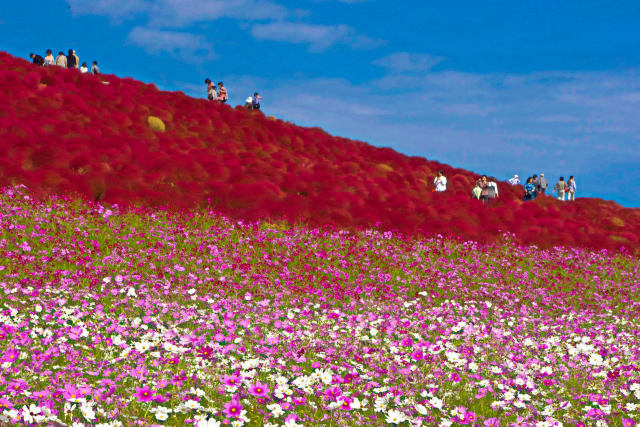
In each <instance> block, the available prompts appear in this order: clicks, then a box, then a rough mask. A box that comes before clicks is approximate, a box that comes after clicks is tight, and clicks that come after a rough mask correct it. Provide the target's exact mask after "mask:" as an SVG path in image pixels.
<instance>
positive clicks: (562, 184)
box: [553, 176, 568, 201]
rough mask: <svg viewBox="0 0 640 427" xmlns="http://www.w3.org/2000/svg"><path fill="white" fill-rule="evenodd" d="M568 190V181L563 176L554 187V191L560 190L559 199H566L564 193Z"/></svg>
mask: <svg viewBox="0 0 640 427" xmlns="http://www.w3.org/2000/svg"><path fill="white" fill-rule="evenodd" d="M567 190H568V188H567V183H566V182H564V177H563V176H561V177H560V180H559V181H558V182H557V183H556V185H555V187H553V192H554V193H555V192H556V191H557V192H558V200H562V201H564V193H565V192H566V191H567Z"/></svg>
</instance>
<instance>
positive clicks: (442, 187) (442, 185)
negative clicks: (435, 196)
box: [433, 169, 447, 193]
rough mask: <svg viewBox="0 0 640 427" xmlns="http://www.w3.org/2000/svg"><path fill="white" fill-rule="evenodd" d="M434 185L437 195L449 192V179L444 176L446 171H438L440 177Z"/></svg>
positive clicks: (436, 178)
mask: <svg viewBox="0 0 640 427" xmlns="http://www.w3.org/2000/svg"><path fill="white" fill-rule="evenodd" d="M433 185H434V187H435V188H434V191H435V192H436V193H442V192H444V191H447V177H446V176H444V171H443V170H442V169H440V170H439V171H438V175H437V176H436V177H435V179H434V180H433Z"/></svg>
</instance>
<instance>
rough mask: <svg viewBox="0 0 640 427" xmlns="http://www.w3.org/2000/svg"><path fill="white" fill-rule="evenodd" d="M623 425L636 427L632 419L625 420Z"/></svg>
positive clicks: (624, 426)
mask: <svg viewBox="0 0 640 427" xmlns="http://www.w3.org/2000/svg"><path fill="white" fill-rule="evenodd" d="M622 425H623V427H635V425H636V422H635V421H633V420H632V419H631V418H623V419H622Z"/></svg>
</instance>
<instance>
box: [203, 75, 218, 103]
mask: <svg viewBox="0 0 640 427" xmlns="http://www.w3.org/2000/svg"><path fill="white" fill-rule="evenodd" d="M204 84H206V85H207V99H208V100H209V101H217V100H218V94H217V93H216V85H215V83H213V82H212V81H211V79H210V78H208V77H207V78H206V79H204Z"/></svg>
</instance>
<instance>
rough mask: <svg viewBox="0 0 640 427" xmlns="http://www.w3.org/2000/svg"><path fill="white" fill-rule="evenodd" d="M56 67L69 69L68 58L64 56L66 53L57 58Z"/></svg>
mask: <svg viewBox="0 0 640 427" xmlns="http://www.w3.org/2000/svg"><path fill="white" fill-rule="evenodd" d="M56 65H57V66H58V67H62V68H67V57H66V56H64V53H62V52H60V53H58V56H56Z"/></svg>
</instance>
